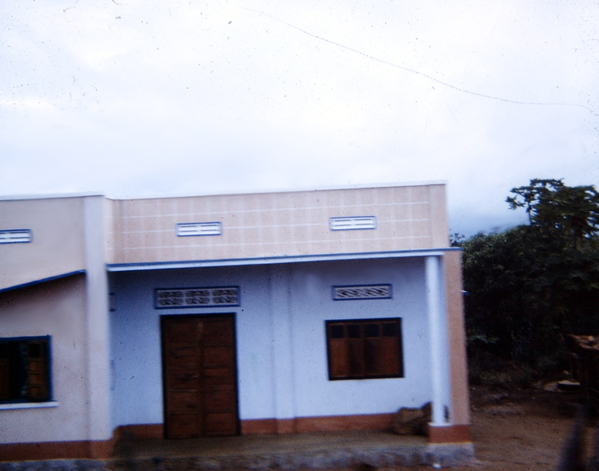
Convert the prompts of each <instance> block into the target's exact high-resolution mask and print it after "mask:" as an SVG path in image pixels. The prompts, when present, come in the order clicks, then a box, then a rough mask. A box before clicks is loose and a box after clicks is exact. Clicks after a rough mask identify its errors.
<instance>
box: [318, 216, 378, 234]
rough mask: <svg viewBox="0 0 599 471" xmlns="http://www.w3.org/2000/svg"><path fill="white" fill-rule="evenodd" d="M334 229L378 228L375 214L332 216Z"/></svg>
mask: <svg viewBox="0 0 599 471" xmlns="http://www.w3.org/2000/svg"><path fill="white" fill-rule="evenodd" d="M329 225H330V228H331V230H332V231H356V230H360V229H376V217H375V216H354V217H347V218H331V219H330V223H329Z"/></svg>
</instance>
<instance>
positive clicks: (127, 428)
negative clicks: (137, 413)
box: [114, 424, 164, 440]
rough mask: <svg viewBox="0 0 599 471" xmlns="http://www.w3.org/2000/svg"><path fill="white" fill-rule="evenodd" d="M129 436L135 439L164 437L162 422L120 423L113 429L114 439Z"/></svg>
mask: <svg viewBox="0 0 599 471" xmlns="http://www.w3.org/2000/svg"><path fill="white" fill-rule="evenodd" d="M126 436H129V437H131V438H133V439H136V440H155V439H158V440H160V439H162V438H164V425H163V424H137V425H121V426H119V427H117V428H116V430H115V431H114V437H115V439H116V440H121V439H123V438H125V437H126Z"/></svg>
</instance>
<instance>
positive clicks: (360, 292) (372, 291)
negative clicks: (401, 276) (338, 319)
mask: <svg viewBox="0 0 599 471" xmlns="http://www.w3.org/2000/svg"><path fill="white" fill-rule="evenodd" d="M358 299H391V285H388V284H387V285H364V286H333V300H334V301H346V300H358Z"/></svg>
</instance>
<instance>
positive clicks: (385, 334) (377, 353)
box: [325, 318, 403, 380]
mask: <svg viewBox="0 0 599 471" xmlns="http://www.w3.org/2000/svg"><path fill="white" fill-rule="evenodd" d="M325 327H326V340H327V353H328V366H329V379H331V380H334V379H374V378H397V377H402V376H403V359H402V346H401V345H402V343H401V319H399V318H395V319H363V320H347V321H327V322H326V326H325Z"/></svg>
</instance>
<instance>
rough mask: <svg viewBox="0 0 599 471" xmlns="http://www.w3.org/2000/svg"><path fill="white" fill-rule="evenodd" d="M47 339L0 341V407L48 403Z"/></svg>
mask: <svg viewBox="0 0 599 471" xmlns="http://www.w3.org/2000/svg"><path fill="white" fill-rule="evenodd" d="M49 343H50V337H25V338H16V339H0V403H2V402H4V403H11V402H42V401H49V400H50V367H49V365H50V363H49V359H50V351H49V350H50V345H49Z"/></svg>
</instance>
